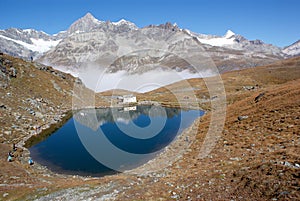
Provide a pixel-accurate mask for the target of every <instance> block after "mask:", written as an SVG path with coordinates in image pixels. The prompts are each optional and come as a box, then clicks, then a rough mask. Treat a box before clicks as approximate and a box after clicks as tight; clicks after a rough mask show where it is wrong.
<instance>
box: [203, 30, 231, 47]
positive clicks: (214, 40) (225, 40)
mask: <svg viewBox="0 0 300 201" xmlns="http://www.w3.org/2000/svg"><path fill="white" fill-rule="evenodd" d="M234 35H235V33H234V32H232V31H231V30H228V31H227V32H226V34H225V35H224V36H222V37H207V38H200V37H198V40H199V41H200V42H201V43H203V44H207V45H211V46H218V47H224V46H229V45H234V44H235V41H234V40H235V38H234V37H232V36H234Z"/></svg>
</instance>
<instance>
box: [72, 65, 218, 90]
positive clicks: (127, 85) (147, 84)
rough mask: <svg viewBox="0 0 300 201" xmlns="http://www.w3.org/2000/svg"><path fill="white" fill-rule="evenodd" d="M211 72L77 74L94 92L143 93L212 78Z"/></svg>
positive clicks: (91, 71)
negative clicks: (117, 90)
mask: <svg viewBox="0 0 300 201" xmlns="http://www.w3.org/2000/svg"><path fill="white" fill-rule="evenodd" d="M212 75H213V73H212V72H211V71H206V72H201V73H191V72H190V71H189V70H184V71H181V72H177V71H175V70H168V71H166V70H162V69H156V70H151V71H148V72H145V73H142V74H129V73H128V72H126V71H118V72H116V73H107V72H105V70H101V69H99V68H98V69H97V68H92V67H89V68H87V69H85V70H84V71H81V72H79V73H78V77H79V78H80V79H81V80H82V82H83V83H84V84H85V85H86V86H87V87H88V88H90V89H92V90H93V91H95V92H102V91H107V90H110V89H125V90H129V91H134V92H139V93H144V92H148V91H152V90H154V89H157V88H160V87H162V86H165V85H168V84H172V83H174V82H177V81H180V80H185V79H190V78H200V77H208V76H212Z"/></svg>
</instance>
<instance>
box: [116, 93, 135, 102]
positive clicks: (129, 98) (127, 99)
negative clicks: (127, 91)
mask: <svg viewBox="0 0 300 201" xmlns="http://www.w3.org/2000/svg"><path fill="white" fill-rule="evenodd" d="M118 99H119V100H120V103H123V104H128V103H136V102H137V101H136V96H134V95H124V96H120V97H118Z"/></svg>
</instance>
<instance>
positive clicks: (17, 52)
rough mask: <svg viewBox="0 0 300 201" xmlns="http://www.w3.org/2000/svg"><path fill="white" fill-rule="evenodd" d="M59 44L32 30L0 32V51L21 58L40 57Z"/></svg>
mask: <svg viewBox="0 0 300 201" xmlns="http://www.w3.org/2000/svg"><path fill="white" fill-rule="evenodd" d="M59 42H60V39H57V38H55V37H54V36H51V35H48V34H46V33H45V32H42V31H36V30H33V29H24V30H22V29H16V28H10V29H7V30H0V51H1V52H5V53H8V54H10V55H13V56H18V57H22V58H29V57H31V56H33V57H37V56H39V55H42V54H43V53H45V52H47V51H48V50H50V49H51V48H52V47H55V46H56V45H57V44H58V43H59Z"/></svg>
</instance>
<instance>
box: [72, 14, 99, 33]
mask: <svg viewBox="0 0 300 201" xmlns="http://www.w3.org/2000/svg"><path fill="white" fill-rule="evenodd" d="M101 23H103V22H101V21H99V20H97V19H96V18H95V17H94V16H93V15H92V14H91V13H87V14H86V15H85V16H83V17H82V18H80V19H78V20H77V21H75V22H74V23H73V24H72V25H71V26H70V28H69V29H68V32H69V34H71V33H80V32H88V31H91V30H92V29H93V28H95V27H96V26H97V25H99V24H101Z"/></svg>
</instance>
